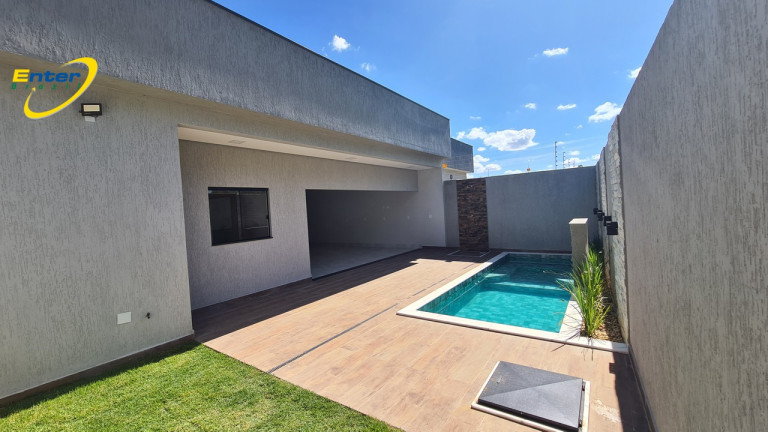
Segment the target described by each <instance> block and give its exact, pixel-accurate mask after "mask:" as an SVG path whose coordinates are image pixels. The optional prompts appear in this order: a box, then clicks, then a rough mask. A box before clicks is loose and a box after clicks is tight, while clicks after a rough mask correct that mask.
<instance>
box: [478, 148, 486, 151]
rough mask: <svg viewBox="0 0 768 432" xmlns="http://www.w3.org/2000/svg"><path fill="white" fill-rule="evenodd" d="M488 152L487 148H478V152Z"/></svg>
mask: <svg viewBox="0 0 768 432" xmlns="http://www.w3.org/2000/svg"><path fill="white" fill-rule="evenodd" d="M486 150H488V149H487V148H485V147H478V149H477V151H486Z"/></svg>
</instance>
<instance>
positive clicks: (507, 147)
mask: <svg viewBox="0 0 768 432" xmlns="http://www.w3.org/2000/svg"><path fill="white" fill-rule="evenodd" d="M535 136H536V129H521V130H515V129H505V130H500V131H496V132H487V131H486V130H485V129H483V128H482V127H474V128H472V129H470V130H469V132H464V131H461V132H459V133H458V134H457V135H456V139H470V140H474V139H481V140H483V144H485V145H486V146H489V147H494V148H496V149H498V150H501V151H518V150H525V149H527V148H531V147H533V146H535V145H537V144H538V143H537V142H535V141H533V138H534V137H535Z"/></svg>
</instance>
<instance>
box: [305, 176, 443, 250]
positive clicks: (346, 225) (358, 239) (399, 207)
mask: <svg viewBox="0 0 768 432" xmlns="http://www.w3.org/2000/svg"><path fill="white" fill-rule="evenodd" d="M411 173H413V174H415V177H421V178H420V179H419V178H417V179H416V180H417V181H418V180H421V181H420V183H421V184H420V185H418V186H420V189H419V190H414V189H411V190H413V191H412V192H411V191H406V192H385V191H380V190H381V189H382V187H381V186H385V185H384V184H381V185H380V186H379V187H376V186H372V187H370V188H369V189H378V191H376V190H374V191H360V190H314V189H320V187H322V185H321V184H318V183H317V182H314V183H313V184H312V189H313V190H308V191H307V212H308V214H309V231H310V233H309V241H311V242H313V243H314V242H316V243H341V244H359V245H365V246H403V247H418V246H444V245H445V240H444V238H445V225H444V220H443V199H442V198H443V197H442V190H437V189H436V188H435V187H434V185H435V180H437V181H438V182H439V181H440V178H439V177H437V178H436V177H435V174H437V175H439V169H435V170H432V172H429V171H418V172H414V171H411ZM351 180H354V178H352V179H351ZM352 183H353V182H351V183H350V184H348V185H347V187H346V189H360V188H361V186H363V184H362V183H361V182H357V183H354V184H352ZM334 189H341V188H339V187H335V188H334ZM400 190H407V189H402V188H401V189H400Z"/></svg>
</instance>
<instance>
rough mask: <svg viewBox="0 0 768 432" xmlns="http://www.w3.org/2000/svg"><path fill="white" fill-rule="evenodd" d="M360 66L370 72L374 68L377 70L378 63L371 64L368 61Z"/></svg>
mask: <svg viewBox="0 0 768 432" xmlns="http://www.w3.org/2000/svg"><path fill="white" fill-rule="evenodd" d="M360 67H361V68H362V69H363V70H364V71H366V72H369V73H370V72H371V71H373V70H376V65H374V64H370V63H368V62H363V64H361V65H360Z"/></svg>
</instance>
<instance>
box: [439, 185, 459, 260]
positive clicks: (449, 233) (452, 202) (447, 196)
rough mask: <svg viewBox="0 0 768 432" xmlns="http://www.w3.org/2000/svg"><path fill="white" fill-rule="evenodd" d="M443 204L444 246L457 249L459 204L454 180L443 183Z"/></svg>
mask: <svg viewBox="0 0 768 432" xmlns="http://www.w3.org/2000/svg"><path fill="white" fill-rule="evenodd" d="M443 202H444V204H445V210H444V213H445V245H446V246H450V247H459V203H458V197H457V193H456V181H455V180H454V181H444V182H443Z"/></svg>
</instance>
